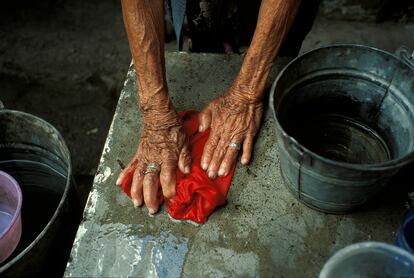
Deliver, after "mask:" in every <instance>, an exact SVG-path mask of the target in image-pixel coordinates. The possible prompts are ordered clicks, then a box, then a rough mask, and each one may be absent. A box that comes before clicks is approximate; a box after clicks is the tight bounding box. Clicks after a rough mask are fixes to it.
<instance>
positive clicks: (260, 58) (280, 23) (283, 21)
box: [231, 0, 300, 102]
mask: <svg viewBox="0 0 414 278" xmlns="http://www.w3.org/2000/svg"><path fill="white" fill-rule="evenodd" d="M299 4H300V0H263V1H262V4H261V6H260V11H259V18H258V21H257V25H256V30H255V32H254V36H253V39H252V42H251V44H250V47H249V50H248V51H247V54H246V56H245V58H244V61H243V65H242V67H241V69H240V71H239V74H238V76H237V77H236V79H235V81H234V83H233V85H232V90H231V91H232V92H237V94H239V95H240V97H242V98H243V99H244V100H246V101H248V102H256V101H258V100H261V98H262V96H263V91H264V89H265V86H266V82H267V79H268V76H269V73H270V70H271V68H272V64H273V60H274V58H275V56H276V54H277V53H278V51H279V49H280V46H281V45H282V43H283V40H284V38H285V37H286V35H287V33H288V30H289V28H290V26H291V24H292V22H293V19H294V17H295V15H296V13H297V10H298V8H299Z"/></svg>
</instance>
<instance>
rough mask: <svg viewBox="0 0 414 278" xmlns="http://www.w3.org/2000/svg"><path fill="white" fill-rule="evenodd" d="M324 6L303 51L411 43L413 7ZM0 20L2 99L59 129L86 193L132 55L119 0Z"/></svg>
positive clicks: (26, 6) (11, 10)
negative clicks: (383, 16) (364, 16)
mask: <svg viewBox="0 0 414 278" xmlns="http://www.w3.org/2000/svg"><path fill="white" fill-rule="evenodd" d="M328 8H329V7H328ZM324 13H325V14H324V15H321V16H318V17H317V19H316V22H315V24H314V27H313V29H312V31H311V32H310V34H309V35H308V37H307V39H306V40H305V41H304V44H303V48H302V52H303V51H306V50H310V49H312V48H315V47H317V46H322V45H327V44H331V43H362V44H369V45H372V46H376V47H379V48H384V49H386V50H389V51H394V50H395V49H396V48H397V47H398V46H400V45H402V44H405V45H407V46H408V47H410V48H414V25H413V23H412V20H410V19H412V14H413V9H412V7H411V6H410V9H408V10H407V12H406V13H402V15H401V12H400V13H398V12H394V16H393V18H391V20H388V21H385V22H381V23H375V22H355V21H338V20H337V19H335V18H334V19H332V18H330V19H326V18H327V17H326V16H325V15H326V13H327V12H326V9H325V10H324ZM328 18H329V17H328ZM371 21H372V20H371ZM0 22H1V23H0V38H1V39H0V100H2V101H3V103H4V105H5V106H6V107H7V108H9V109H17V110H21V111H25V112H29V113H32V114H34V115H37V116H40V117H41V118H43V119H45V120H47V121H48V122H50V123H51V124H53V125H54V126H55V127H56V128H57V129H58V130H59V131H60V132H61V133H62V134H63V136H64V138H65V140H66V142H67V144H68V145H69V148H70V150H71V153H72V163H73V167H74V174H75V178H76V179H77V181H78V183H81V184H82V185H84V188H85V192H87V190H88V188H89V186H90V184H91V181H92V178H93V175H94V173H95V171H96V167H97V164H98V162H99V157H100V154H101V151H102V147H103V144H104V141H105V138H106V135H107V132H108V128H109V125H110V122H111V119H112V115H113V111H114V109H115V106H116V103H117V99H118V96H119V93H120V90H121V88H122V85H123V80H124V77H125V74H126V71H127V68H128V65H129V63H130V59H131V58H130V53H129V48H128V44H127V40H126V35H125V32H124V28H123V22H122V15H121V7H120V2H119V1H98V0H89V1H81V0H73V1H68V0H46V1H30V0H24V1H19V2H18V3H15V4H12V6H10V7H2V9H1V10H0ZM410 22H411V23H410ZM167 49H170V50H173V49H174V43H170V44H169V45H168V47H167Z"/></svg>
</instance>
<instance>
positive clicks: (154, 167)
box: [144, 162, 161, 175]
mask: <svg viewBox="0 0 414 278" xmlns="http://www.w3.org/2000/svg"><path fill="white" fill-rule="evenodd" d="M160 170H161V166H160V165H159V164H158V163H157V162H149V163H148V164H147V168H146V169H145V172H144V175H148V174H158V173H159V172H160Z"/></svg>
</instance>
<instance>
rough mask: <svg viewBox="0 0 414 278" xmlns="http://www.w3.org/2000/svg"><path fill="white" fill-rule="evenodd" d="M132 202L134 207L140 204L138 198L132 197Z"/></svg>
mask: <svg viewBox="0 0 414 278" xmlns="http://www.w3.org/2000/svg"><path fill="white" fill-rule="evenodd" d="M132 202H133V203H134V207H135V208H137V207H139V206H141V204H140V203H139V202H138V200H136V199H132Z"/></svg>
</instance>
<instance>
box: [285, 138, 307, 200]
mask: <svg viewBox="0 0 414 278" xmlns="http://www.w3.org/2000/svg"><path fill="white" fill-rule="evenodd" d="M288 138H289V145H290V147H291V148H292V150H293V151H294V152H295V153H296V154H297V155H298V157H299V161H298V162H299V167H298V174H297V181H296V187H297V190H298V196H297V197H298V199H299V200H301V199H302V164H303V159H304V153H305V152H304V151H303V149H302V147H301V146H300V145H299V143H298V141H296V140H295V139H294V138H293V137H290V136H289V137H288Z"/></svg>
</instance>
